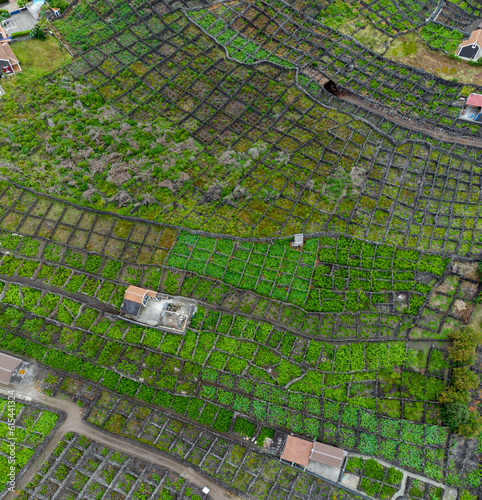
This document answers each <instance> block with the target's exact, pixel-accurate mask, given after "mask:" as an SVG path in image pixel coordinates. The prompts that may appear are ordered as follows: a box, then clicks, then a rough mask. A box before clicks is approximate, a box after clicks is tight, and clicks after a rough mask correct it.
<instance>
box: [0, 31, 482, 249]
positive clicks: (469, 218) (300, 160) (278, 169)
mask: <svg viewBox="0 0 482 500" xmlns="http://www.w3.org/2000/svg"><path fill="white" fill-rule="evenodd" d="M188 28H189V25H188V24H187V22H186V24H185V25H184V28H183V29H185V30H186V31H187V30H188ZM195 39H196V38H195V37H194V38H192V40H193V41H194V40H195ZM210 47H211V48H212V50H210V51H209V57H208V55H206V54H205V53H204V52H203V53H202V55H201V53H200V52H198V53H197V55H196V54H193V57H191V58H190V59H189V60H190V61H191V62H190V63H189V65H190V67H193V68H194V67H196V68H197V67H198V66H199V65H201V66H202V67H203V68H204V67H206V68H207V67H209V68H210V69H206V71H208V72H209V75H210V77H209V78H207V77H206V78H205V77H204V74H203V75H200V74H199V70H197V73H196V74H197V76H196V81H197V82H199V85H202V88H203V89H205V90H206V92H207V94H206V93H205V92H204V91H201V90H199V89H200V87H199V85H198V83H196V81H193V82H192V85H191V86H189V87H187V88H186V85H185V82H184V83H182V84H181V85H179V89H181V88H182V89H184V90H183V94H178V95H177V97H176V98H174V97H172V98H168V97H167V96H166V99H165V101H163V103H162V105H161V107H155V106H154V104H155V103H154V102H152V101H150V104H149V109H150V110H153V112H154V111H155V112H156V114H164V111H166V110H167V108H170V109H172V114H170V118H171V119H172V120H173V121H179V120H185V121H184V122H183V123H186V127H187V123H188V122H189V123H197V124H198V125H199V126H200V127H201V128H197V127H198V125H196V127H194V129H195V130H197V132H193V133H194V135H195V136H196V137H197V138H199V140H202V141H204V142H207V143H210V144H212V147H213V148H214V149H217V148H221V149H218V151H219V153H217V154H216V158H217V159H218V160H219V162H218V161H217V160H216V161H214V159H213V156H214V155H213V156H211V157H210V158H209V162H208V161H206V162H204V163H201V165H202V168H200V167H199V165H200V163H199V162H198V161H189V162H188V164H189V165H188V166H187V167H186V168H187V169H188V170H187V172H188V175H189V176H190V177H191V180H192V182H191V180H188V179H187V177H184V178H185V179H186V180H185V181H182V186H185V188H182V189H181V184H179V183H178V184H176V183H174V184H173V185H172V188H173V189H172V190H171V189H170V188H167V187H164V185H163V186H160V184H161V183H163V182H164V181H166V180H169V179H167V177H169V176H170V175H171V174H169V176H168V175H167V174H166V173H165V172H164V171H163V170H162V169H161V168H160V166H159V171H158V174H156V175H159V177H158V178H157V182H158V184H156V181H154V180H153V179H150V181H149V182H146V181H145V180H143V179H142V178H141V177H142V176H141V177H136V179H138V181H139V183H140V184H139V183H138V182H137V181H136V182H131V181H132V179H133V178H132V176H131V178H130V179H129V180H127V177H126V178H125V179H126V180H125V182H121V183H120V184H119V185H118V186H117V185H116V184H113V183H112V182H110V181H108V180H107V178H108V177H109V170H108V169H106V170H105V171H104V172H103V173H102V174H100V173H97V174H94V175H93V173H92V172H93V171H92V170H91V169H92V168H93V164H92V162H94V160H98V159H99V158H97V155H99V154H100V155H101V156H102V154H103V153H102V152H104V151H105V148H106V145H105V144H104V143H103V142H102V144H100V143H99V144H98V146H96V147H98V152H97V153H96V154H95V155H93V157H89V158H88V159H85V160H82V162H79V163H78V164H80V165H81V166H80V167H79V168H81V169H82V171H79V172H77V171H76V174H75V175H76V178H75V179H73V181H75V183H73V184H72V183H70V182H63V183H62V185H61V187H59V189H60V190H61V191H60V192H61V193H62V195H63V196H68V197H71V198H72V199H76V200H77V201H78V202H83V201H84V198H83V194H82V193H84V192H87V190H88V185H87V184H88V183H87V181H85V180H81V177H82V179H83V175H84V174H85V175H88V176H90V178H91V180H92V181H93V182H94V183H95V184H96V186H97V187H96V188H95V189H97V193H98V195H99V196H98V197H97V198H96V202H98V204H94V201H92V204H94V206H97V207H98V208H105V207H108V208H110V209H117V210H119V211H121V212H123V213H126V212H130V211H131V210H133V207H134V199H137V197H139V196H145V192H146V191H147V190H149V189H151V190H152V193H150V194H152V196H154V195H155V196H154V198H155V200H153V199H151V198H150V199H151V202H149V203H148V204H147V205H143V206H140V207H138V208H136V210H137V212H136V214H138V215H139V216H148V217H150V218H156V217H159V215H160V213H161V211H162V212H163V211H164V210H167V212H166V214H164V213H163V214H162V220H163V221H166V222H170V223H182V224H183V225H185V226H189V227H194V228H199V227H203V228H204V229H205V230H211V231H215V232H219V231H223V232H225V233H229V234H238V235H257V236H263V235H265V236H268V235H273V234H289V233H294V232H299V231H305V232H314V231H319V230H325V231H326V230H328V231H332V232H345V231H347V232H349V233H351V234H354V235H356V236H359V237H362V238H367V239H372V240H376V241H380V240H386V241H387V242H388V241H389V242H390V243H396V244H400V245H403V246H408V247H418V248H423V249H427V248H429V249H431V250H434V251H443V252H454V251H456V252H460V253H463V254H464V255H467V254H473V255H476V254H478V253H479V252H480V251H481V248H482V245H481V242H480V233H481V228H480V227H479V225H480V223H479V218H478V214H479V211H480V203H479V195H480V189H479V187H478V184H477V183H478V182H479V180H478V176H477V175H476V170H477V169H478V168H480V166H479V160H478V151H477V150H476V149H474V148H470V147H459V146H453V147H452V146H451V145H442V146H441V145H437V144H435V145H434V146H433V148H432V149H431V146H428V145H427V146H426V147H425V146H422V145H421V144H420V143H417V144H413V143H405V144H402V145H399V146H395V145H394V144H393V143H391V142H390V141H389V140H388V139H386V138H385V137H384V136H383V135H382V134H380V133H379V132H375V131H373V130H372V129H370V127H369V126H367V125H366V124H365V123H362V122H360V121H356V120H353V119H352V118H348V116H347V115H344V114H342V113H338V112H336V111H334V110H328V109H326V108H324V107H322V106H321V105H318V104H314V103H313V102H312V101H310V100H309V99H308V98H307V97H306V96H305V95H304V94H303V93H301V92H300V91H298V90H297V89H295V88H294V87H293V82H292V79H291V77H290V78H288V76H289V75H288V76H287V75H286V74H284V73H281V72H280V71H277V70H274V69H266V68H263V69H262V70H261V68H260V69H252V70H251V69H250V70H248V69H246V68H240V67H238V66H236V65H234V64H232V63H227V62H226V61H224V60H222V59H221V53H220V52H219V51H218V52H216V51H215V49H214V48H213V46H212V45H210ZM182 54H185V52H184V51H182ZM182 54H181V53H180V54H179V58H181V57H182ZM175 61H177V59H175V58H174V59H173V58H172V57H171V58H169V59H167V58H165V59H163V62H162V63H161V62H160V63H159V64H158V65H157V66H156V68H157V69H156V71H158V70H159V71H161V72H162V71H167V72H168V74H170V75H175V74H176V75H177V74H178V73H179V72H182V73H183V75H184V73H185V71H187V69H186V65H183V64H181V62H180V61H181V59H179V62H175ZM196 61H197V62H196ZM170 64H172V65H173V71H175V73H171V72H170V70H169V68H168V65H170ZM206 65H207V66H206ZM182 68H184V69H182ZM181 70H182V71H181ZM179 76H180V78H181V76H182V75H179ZM412 76H413V75H412ZM166 85H167V84H163V87H162V88H163V89H165V90H166V91H167V88H168V86H167V87H166ZM216 88H219V93H218V94H217V95H216V94H215V93H214V90H215V89H216ZM222 89H224V90H222ZM243 89H244V90H243ZM57 91H58V92H60V94H61V95H64V96H65V97H68V98H69V99H71V101H72V102H76V101H77V100H78V96H77V95H76V94H75V93H74V92H72V93H70V94H68V93H67V90H66V89H65V88H63V87H60V86H59V82H55V83H54V82H53V81H52V85H50V86H45V85H44V86H41V87H39V89H38V92H39V94H38V95H42V96H43V98H45V99H46V100H47V101H48V102H52V106H53V101H52V99H54V95H55V96H57V94H56V92H57ZM211 91H213V92H211ZM199 92H201V93H199ZM241 93H242V95H241ZM238 94H239V95H238ZM404 94H406V92H404ZM181 95H184V97H185V98H186V99H187V100H190V99H192V102H193V103H198V104H199V106H201V107H196V108H195V109H194V110H193V112H194V113H195V114H197V113H198V112H199V113H201V108H202V103H201V102H204V103H205V104H206V106H207V107H205V108H202V109H204V110H206V114H205V115H204V117H203V118H202V119H201V116H200V115H199V117H198V118H199V119H198V118H195V120H196V121H195V122H192V121H191V118H189V117H188V114H187V112H186V110H184V109H183V108H182V107H177V106H176V103H177V104H180V98H181ZM228 95H230V96H233V95H238V97H239V103H240V104H239V105H240V107H239V109H238V111H239V113H241V114H243V113H245V114H243V116H241V114H238V112H237V111H236V110H233V113H234V115H232V114H231V112H228V113H227V114H226V113H224V111H223V114H222V116H221V114H219V113H217V111H216V110H217V109H218V108H219V109H220V108H223V107H226V105H227V101H228V100H229V99H228ZM277 95H284V96H285V97H284V98H283V99H281V100H280V99H277V100H276V102H275V101H274V100H273V99H275V98H276V96H277ZM30 98H31V93H29V94H27V95H25V96H20V95H19V99H25V102H27V103H29V99H30ZM55 99H57V97H55ZM163 99H164V98H163ZM208 101H209V103H208ZM31 104H32V105H33V102H32V103H31ZM29 105H30V104H29ZM22 106H24V104H22ZM173 106H174V108H173ZM290 106H294V107H293V109H295V108H296V112H295V111H289V108H290ZM271 107H273V108H272V109H273V110H274V111H275V113H276V114H277V116H278V118H276V119H273V114H272V113H271V112H268V111H269V110H270V109H271ZM248 108H250V109H251V111H249V112H248ZM24 109H26V108H24ZM28 109H30V108H28ZM53 110H54V111H53V112H54V113H61V110H59V109H58V107H57V106H53ZM163 110H164V111H163ZM243 110H244V111H243ZM253 110H256V111H253ZM278 112H279V115H278ZM91 113H92V114H91ZM97 113H98V111H95V110H92V109H91V108H87V107H84V109H83V110H81V111H80V112H79V114H78V115H77V114H76V115H75V116H74V115H72V116H69V115H65V114H62V122H63V123H64V124H65V123H68V124H70V125H68V126H69V127H73V126H74V123H75V127H78V126H80V125H79V123H84V125H85V126H86V127H87V123H86V122H85V120H88V119H90V118H88V116H91V119H96V118H95V116H97ZM133 113H134V115H133V116H136V117H138V116H139V115H137V114H136V111H133ZM203 113H204V112H203ZM255 115H256V116H255ZM57 116H59V119H60V115H57ZM216 116H217V117H218V118H219V120H218V119H217V118H216ZM221 118H222V119H221ZM83 120H84V121H83ZM213 120H214V121H216V125H215V124H214V121H213ZM124 121H125V120H123V122H124ZM201 124H205V125H202V126H201ZM384 124H386V125H388V128H387V132H390V134H391V135H392V136H393V137H398V136H397V134H398V132H397V130H396V128H395V129H394V128H393V124H390V122H389V121H387V122H386V123H385V122H384ZM238 125H239V127H238ZM22 126H23V125H22ZM35 126H38V127H40V128H41V129H42V130H44V129H45V127H44V125H43V124H41V123H40V122H39V123H37V125H35ZM66 126H67V125H66ZM120 126H121V124H120V123H119V127H120ZM29 127H32V124H31V123H29ZM40 128H39V130H40ZM141 128H142V127H141ZM164 129H165V124H164V128H163V129H162V130H164ZM22 130H23V129H22ZM22 130H18V131H17V129H15V131H13V130H10V132H11V133H12V134H14V135H15V137H16V140H17V141H20V143H22V141H24V140H26V137H27V136H26V134H25V133H24V131H22ZM136 130H137V131H139V127H135V128H134V127H132V129H129V130H128V131H126V132H125V134H123V135H122V136H121V135H119V136H118V137H117V136H115V137H113V140H114V142H113V144H112V146H113V147H116V148H123V147H125V146H121V143H122V144H125V143H126V142H128V141H127V139H129V141H130V140H131V139H132V140H136V137H137V140H139V138H138V136H135V135H132V136H131V134H133V133H134V131H136ZM211 130H212V134H211V132H210V131H211ZM236 131H237V132H236ZM287 131H288V132H287ZM17 132H18V136H17ZM208 132H209V133H208ZM72 133H74V135H75V137H76V141H75V144H72V145H71V146H72V148H74V149H75V148H78V153H76V154H80V151H81V150H82V151H84V150H85V147H87V145H86V144H85V143H83V141H84V138H83V136H84V135H85V134H80V132H79V131H75V130H73V132H72ZM205 133H206V134H207V135H206V134H205ZM114 135H115V134H114ZM315 135H316V137H315ZM55 137H56V138H57V139H58V140H60V135H56V136H55ZM147 137H148V141H152V142H148V144H152V145H153V149H154V148H155V146H154V144H155V141H156V137H155V134H152V133H150V135H148V136H147ZM187 137H188V136H187ZM234 137H236V139H234ZM402 137H405V136H403V135H402ZM57 139H55V140H57ZM124 139H125V141H124ZM29 141H30V139H29ZM186 141H187V139H186ZM186 141H181V142H182V143H183V144H184V143H185V142H186ZM181 142H180V143H181ZM233 142H235V143H236V144H235V147H236V148H237V149H238V152H234V153H231V152H230V153H229V154H228V153H227V152H226V150H230V151H234V150H232V149H230V148H231V147H232V146H233ZM180 143H179V144H180ZM29 144H30V142H29ZM25 145H26V144H25ZM38 145H39V144H37V143H36V146H38ZM40 146H41V148H42V151H44V153H40V152H39V151H38V152H37V154H38V155H40V156H41V155H42V154H45V160H46V161H48V158H50V153H47V150H44V147H45V145H41V144H40ZM84 146H85V147H84ZM252 146H254V147H252ZM28 147H29V148H30V146H28ZM32 147H34V145H32ZM49 147H50V146H49ZM59 147H60V144H59ZM183 147H184V146H183ZM279 149H282V152H280V151H279ZM271 150H273V151H272V152H271ZM99 151H100V152H99ZM221 151H222V152H221ZM248 151H249V152H250V153H249V154H248ZM6 154H8V155H11V150H10V149H9V151H8V152H6ZM172 154H174V153H172ZM104 160H105V161H106V162H107V158H106V157H103V160H102V161H104ZM151 160H152V159H151V158H149V159H147V160H146V161H147V162H148V164H149V165H152V163H151ZM211 160H212V161H211ZM15 161H17V160H15ZM84 162H85V163H84ZM218 163H219V169H218V166H216V167H213V165H214V164H215V165H218ZM17 164H18V165H20V166H23V167H26V165H25V164H24V163H23V160H21V159H18V162H17ZM48 164H49V165H51V166H52V168H54V170H55V168H56V167H55V163H54V162H51V163H48ZM86 164H87V165H86ZM183 165H184V167H183V168H185V163H184V164H183ZM208 165H209V168H208ZM248 166H249V169H248ZM124 167H125V168H127V169H128V165H124ZM124 167H123V168H124ZM32 168H33V169H35V168H37V167H35V165H33V166H30V165H29V167H28V169H26V171H25V173H24V174H23V175H24V177H22V176H21V174H19V173H12V172H9V175H12V176H14V177H16V176H19V177H17V178H19V180H22V179H23V180H25V181H26V180H27V177H28V176H29V175H30V172H32ZM42 168H44V167H42ZM119 168H120V167H119ZM192 168H195V169H196V170H197V171H196V172H193V171H191V170H190V169H192ZM61 169H63V170H62V173H60V172H56V171H53V172H50V174H51V175H48V176H44V177H43V179H44V181H43V182H46V183H47V184H48V185H47V184H45V185H40V187H39V189H50V188H53V187H54V186H53V184H51V183H52V182H53V180H54V179H55V178H58V177H59V176H60V177H61V178H63V177H64V176H65V174H66V172H65V167H61ZM244 169H246V171H245V170H244ZM150 170H152V171H154V172H157V170H156V168H155V167H153V168H152V169H150ZM27 171H28V173H27ZM57 174H58V175H57ZM77 174H78V175H77ZM136 175H137V174H136ZM139 175H140V174H139ZM179 175H180V173H179V172H178V173H177V174H176V173H173V176H172V181H176V182H177V180H181V178H180V177H179ZM206 175H208V177H205V176H206ZM25 176H27V177H25ZM96 176H100V177H96ZM214 177H216V181H214ZM176 178H177V180H176ZM454 178H457V179H458V182H457V183H456V182H455V181H454V180H453V179H454ZM95 179H100V180H95ZM419 179H423V182H422V183H421V184H420V183H418V180H419ZM172 181H169V182H172ZM116 182H117V181H116ZM148 185H152V186H154V187H148ZM166 185H168V186H171V184H166ZM75 186H77V187H75ZM155 186H157V187H155ZM176 186H177V187H176ZM9 191H10V188H8V189H6V191H5V193H4V195H3V197H5V198H6V199H8V200H9V199H10V194H9ZM117 191H119V192H120V191H122V192H125V193H127V194H128V195H129V196H130V197H131V198H125V197H124V198H125V200H124V201H125V206H124V207H121V205H124V202H122V203H120V204H119V205H118V207H117V208H116V201H115V200H113V201H111V202H109V201H108V200H110V199H112V197H113V196H115V193H116V192H117ZM123 196H124V195H123ZM156 196H157V198H156ZM126 200H127V201H126ZM129 200H130V201H129ZM0 201H1V200H0ZM174 202H175V204H174ZM161 204H162V205H161ZM8 207H10V205H8ZM5 212H6V213H5V214H4V217H3V219H2V223H4V224H6V225H7V226H8V228H9V229H10V230H15V229H16V227H17V226H18V225H19V223H20V221H21V217H22V215H21V214H17V213H16V212H15V208H6V209H5ZM332 214H333V215H334V216H333V217H332ZM77 234H81V233H77ZM96 238H97V237H96ZM93 243H94V240H93ZM113 243H114V242H113ZM101 244H102V241H100V242H99V245H101ZM95 248H98V247H95ZM109 249H111V247H109ZM111 251H112V252H113V253H114V252H115V253H116V255H119V253H120V252H121V247H120V245H117V246H115V247H113V249H112V250H111Z"/></svg>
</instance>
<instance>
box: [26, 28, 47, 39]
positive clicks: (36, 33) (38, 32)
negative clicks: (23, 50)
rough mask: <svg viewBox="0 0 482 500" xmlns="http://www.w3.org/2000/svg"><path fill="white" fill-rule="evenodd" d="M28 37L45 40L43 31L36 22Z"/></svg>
mask: <svg viewBox="0 0 482 500" xmlns="http://www.w3.org/2000/svg"><path fill="white" fill-rule="evenodd" d="M30 38H37V39H38V40H45V39H46V38H47V37H46V35H45V31H44V30H43V28H41V27H40V26H39V25H38V24H36V25H35V26H34V27H33V28H32V30H31V31H30Z"/></svg>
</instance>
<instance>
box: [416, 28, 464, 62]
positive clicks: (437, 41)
mask: <svg viewBox="0 0 482 500" xmlns="http://www.w3.org/2000/svg"><path fill="white" fill-rule="evenodd" d="M420 35H421V37H422V38H423V39H424V40H425V41H426V42H427V44H428V45H429V47H431V48H433V49H441V50H443V51H444V52H445V53H447V54H455V52H456V49H457V47H458V46H459V44H460V42H461V41H462V39H463V37H464V36H463V34H462V33H461V32H460V31H458V30H456V29H450V28H447V27H445V26H442V25H441V24H439V23H428V24H426V25H425V26H423V27H422V28H421V29H420Z"/></svg>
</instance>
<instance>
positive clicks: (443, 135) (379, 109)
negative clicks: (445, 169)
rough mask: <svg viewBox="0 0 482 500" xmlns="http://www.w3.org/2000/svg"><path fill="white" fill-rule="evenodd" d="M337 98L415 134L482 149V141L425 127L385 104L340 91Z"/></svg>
mask: <svg viewBox="0 0 482 500" xmlns="http://www.w3.org/2000/svg"><path fill="white" fill-rule="evenodd" d="M336 96H337V97H338V98H339V99H341V100H343V101H347V102H351V103H352V104H355V105H357V106H360V108H363V109H366V110H368V111H371V112H372V113H375V114H376V115H379V116H382V117H384V118H387V119H389V120H390V121H392V122H394V123H397V124H398V125H400V126H402V127H404V128H406V129H409V130H413V131H415V132H421V133H422V134H425V135H428V136H430V137H433V138H434V139H438V140H440V141H446V142H451V143H455V144H463V145H464V146H474V147H476V148H480V147H482V139H476V138H473V137H468V136H458V135H456V134H451V133H450V132H447V131H445V130H443V129H439V130H434V129H433V128H431V127H430V126H429V125H424V124H423V121H422V122H419V121H418V120H416V119H412V118H406V117H404V116H401V115H400V114H399V113H398V111H397V110H396V109H395V108H389V107H387V106H384V105H383V104H379V103H376V102H374V101H373V102H372V101H369V100H367V99H363V98H362V97H359V96H357V95H355V94H352V93H351V92H349V91H347V90H340V91H339V92H338V93H337V94H336Z"/></svg>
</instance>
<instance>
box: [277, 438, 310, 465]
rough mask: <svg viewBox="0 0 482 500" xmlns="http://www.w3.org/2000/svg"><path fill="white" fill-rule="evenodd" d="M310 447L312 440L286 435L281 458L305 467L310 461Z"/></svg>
mask: <svg viewBox="0 0 482 500" xmlns="http://www.w3.org/2000/svg"><path fill="white" fill-rule="evenodd" d="M312 448H313V442H312V441H306V439H300V438H297V437H294V436H288V439H287V440H286V445H285V448H284V450H283V454H282V455H281V458H282V459H283V460H286V461H287V462H293V463H295V464H298V465H302V466H303V467H306V466H307V465H308V462H309V461H310V455H311V450H312Z"/></svg>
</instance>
